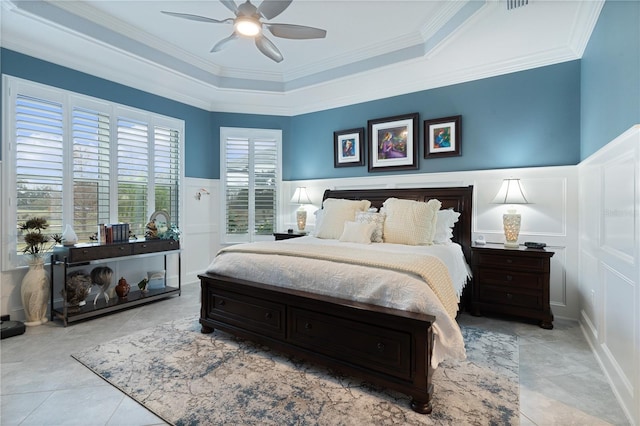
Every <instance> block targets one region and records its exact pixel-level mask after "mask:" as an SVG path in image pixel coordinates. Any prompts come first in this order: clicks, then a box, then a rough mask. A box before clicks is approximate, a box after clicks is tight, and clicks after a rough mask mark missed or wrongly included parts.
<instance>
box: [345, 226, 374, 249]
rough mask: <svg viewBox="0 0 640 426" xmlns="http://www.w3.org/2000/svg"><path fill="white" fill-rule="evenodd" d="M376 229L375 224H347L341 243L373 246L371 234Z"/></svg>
mask: <svg viewBox="0 0 640 426" xmlns="http://www.w3.org/2000/svg"><path fill="white" fill-rule="evenodd" d="M375 228H376V224H375V223H360V222H345V223H344V230H343V231H342V235H341V236H340V241H342V242H348V243H360V244H371V234H372V233H373V230H374V229H375Z"/></svg>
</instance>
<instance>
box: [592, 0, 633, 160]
mask: <svg viewBox="0 0 640 426" xmlns="http://www.w3.org/2000/svg"><path fill="white" fill-rule="evenodd" d="M581 90H582V111H581V135H582V141H581V147H580V159H581V160H584V159H585V158H587V157H589V156H590V155H591V154H593V153H594V152H596V151H597V150H598V149H600V148H602V147H603V146H604V145H606V144H607V143H609V142H611V141H612V140H613V139H614V138H615V137H617V136H618V135H620V134H621V133H623V132H624V131H626V130H628V129H629V128H630V127H631V126H632V125H634V124H638V123H640V2H638V1H611V0H609V1H607V2H606V3H605V4H604V7H603V8H602V11H601V12H600V17H599V18H598V22H597V24H596V27H595V29H594V31H593V33H592V35H591V38H590V39H589V44H588V45H587V48H586V50H585V52H584V55H583V57H582V81H581Z"/></svg>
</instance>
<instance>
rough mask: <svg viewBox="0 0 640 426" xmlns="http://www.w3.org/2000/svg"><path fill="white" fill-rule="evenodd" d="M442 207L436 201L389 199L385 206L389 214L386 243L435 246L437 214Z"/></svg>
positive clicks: (385, 228)
mask: <svg viewBox="0 0 640 426" xmlns="http://www.w3.org/2000/svg"><path fill="white" fill-rule="evenodd" d="M441 205H442V203H441V202H440V201H439V200H435V199H434V200H429V201H428V202H426V203H424V202H421V201H413V200H400V199H397V198H389V199H387V200H386V201H385V202H384V204H383V206H384V211H385V213H386V214H387V217H386V219H385V221H384V242H385V243H394V244H406V245H411V246H417V245H431V244H433V236H434V234H435V230H436V220H437V217H438V216H437V213H438V210H440V206H441Z"/></svg>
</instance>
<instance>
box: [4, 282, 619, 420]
mask: <svg viewBox="0 0 640 426" xmlns="http://www.w3.org/2000/svg"><path fill="white" fill-rule="evenodd" d="M182 290H183V291H182V295H181V296H179V297H173V298H170V299H166V300H163V301H159V302H156V303H151V304H149V305H145V306H140V307H137V308H134V309H131V310H127V311H123V312H119V313H116V314H112V315H108V316H105V317H101V318H96V319H93V320H89V321H85V322H81V323H77V324H74V325H71V326H69V327H66V328H65V327H62V326H61V324H60V323H59V322H54V323H47V324H45V325H42V326H38V327H30V328H28V329H27V332H26V333H25V334H24V335H21V336H15V337H11V338H8V339H4V340H2V341H0V373H1V376H0V380H1V383H0V400H1V406H0V425H3V426H5V425H6V426H9V425H83V426H88V425H90V426H93V425H118V426H125V425H162V424H165V423H164V422H163V421H162V420H160V419H159V418H157V417H156V416H154V415H153V414H152V413H150V412H149V411H147V410H146V409H145V408H143V407H142V406H140V405H139V404H137V403H136V402H134V401H133V400H131V399H130V398H128V397H127V396H125V395H124V394H123V393H121V392H120V391H119V390H117V389H116V388H114V387H112V386H111V385H109V384H107V383H106V382H105V381H103V380H102V379H100V378H99V377H98V376H96V375H95V374H94V373H92V372H91V371H89V370H88V369H87V368H86V367H84V366H82V365H81V364H80V363H78V362H77V361H75V360H74V359H73V358H71V357H70V354H71V353H74V352H78V351H80V350H82V349H85V348H90V347H92V346H95V345H96V344H98V343H100V342H102V341H105V340H111V339H114V338H117V337H120V336H124V335H127V334H129V333H131V332H133V331H135V330H139V329H141V328H145V327H151V326H153V325H154V324H159V323H162V322H166V321H168V320H169V319H172V318H181V317H184V316H188V315H192V314H197V312H198V311H199V286H198V285H195V284H191V285H185V286H183V288H182ZM460 322H461V323H463V324H467V325H473V326H476V327H485V328H487V329H491V330H495V331H501V332H505V333H515V334H517V335H518V336H520V412H521V416H520V420H521V424H522V425H572V424H573V425H608V424H611V425H628V424H629V422H628V420H627V419H626V418H625V416H624V414H623V412H622V409H621V408H620V405H619V404H618V402H617V401H616V399H615V397H614V395H613V393H612V392H611V389H610V387H609V385H608V383H607V382H606V380H605V377H604V375H603V373H602V371H601V370H600V367H599V366H598V364H597V362H596V360H595V358H594V356H593V354H592V353H591V350H590V348H589V345H588V344H587V342H586V340H585V338H584V337H583V335H582V331H581V330H580V326H579V325H578V324H577V323H576V322H572V321H566V320H556V321H555V322H554V325H555V328H554V329H553V330H543V329H541V328H539V327H537V326H535V325H530V324H526V323H519V322H513V321H505V320H498V319H492V318H485V317H478V318H476V317H472V316H469V315H466V314H463V315H461V316H460Z"/></svg>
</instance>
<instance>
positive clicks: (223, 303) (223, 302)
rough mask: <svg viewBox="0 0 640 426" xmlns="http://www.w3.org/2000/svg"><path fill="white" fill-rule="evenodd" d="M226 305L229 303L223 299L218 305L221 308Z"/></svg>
mask: <svg viewBox="0 0 640 426" xmlns="http://www.w3.org/2000/svg"><path fill="white" fill-rule="evenodd" d="M226 304H227V302H225V301H224V300H223V299H220V300H219V301H218V305H220V306H224V305H226Z"/></svg>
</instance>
